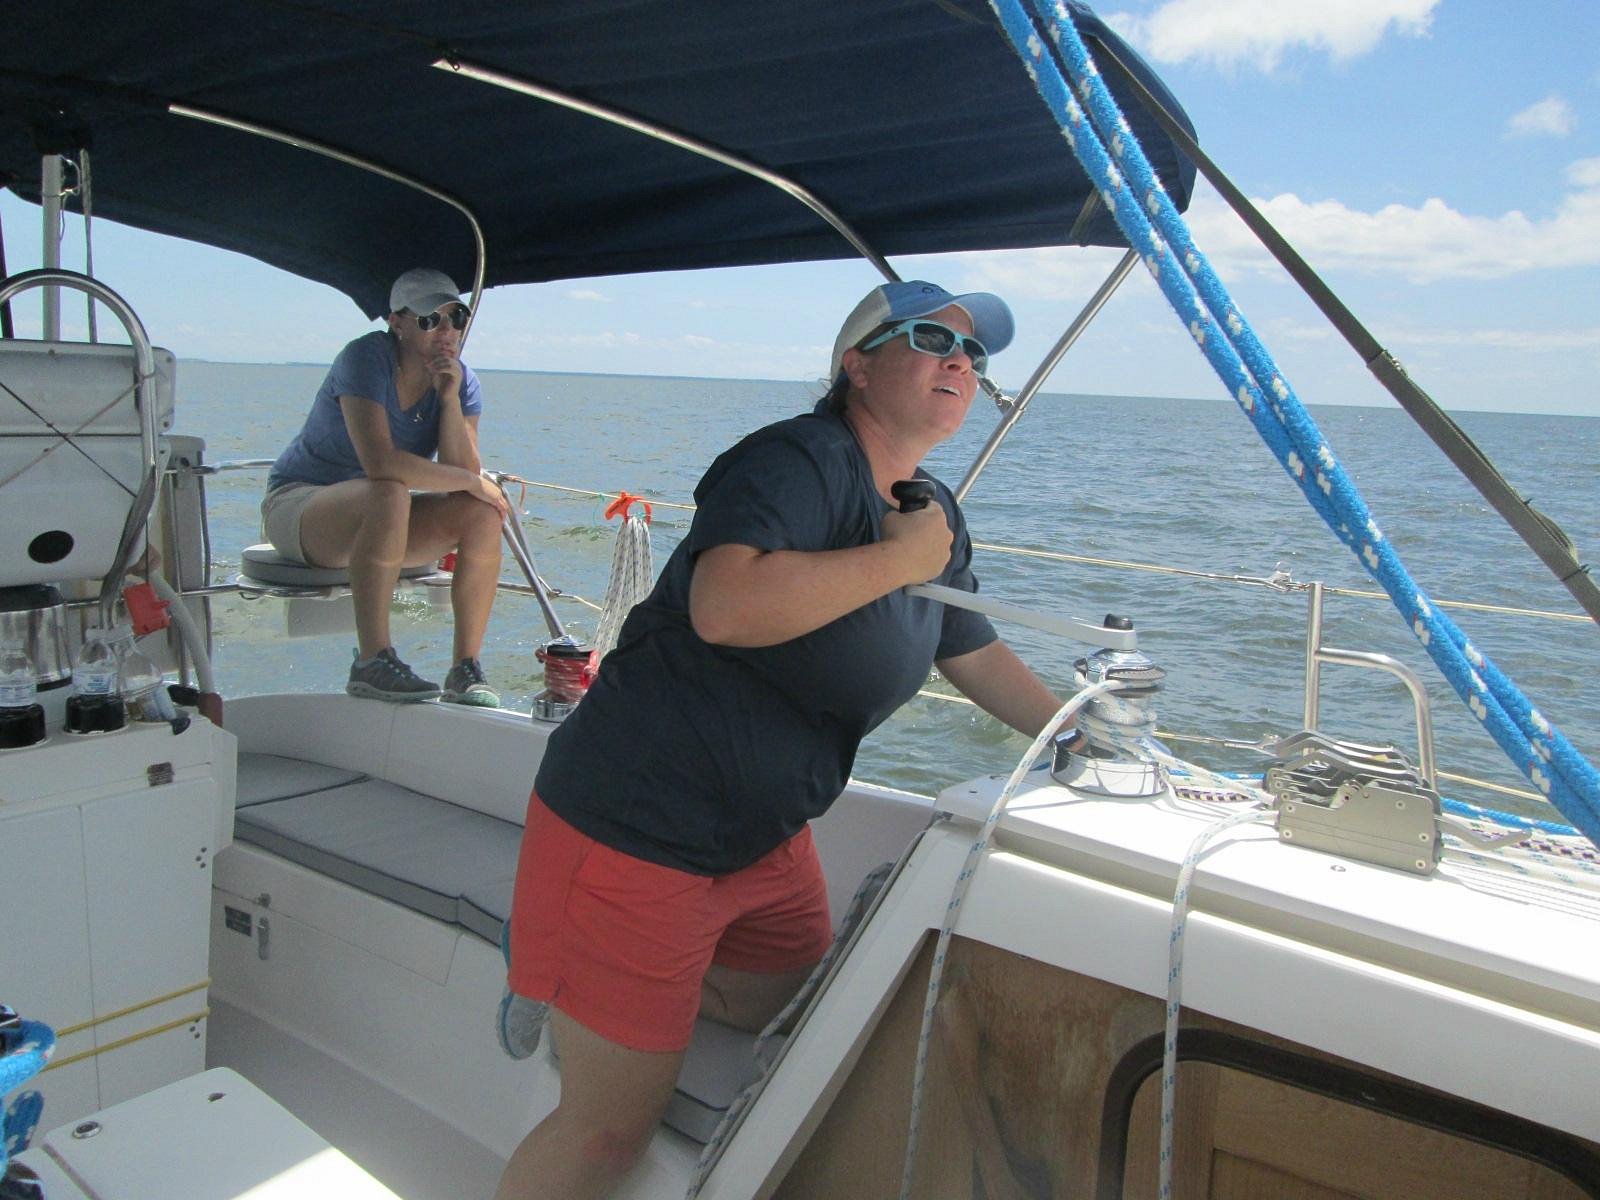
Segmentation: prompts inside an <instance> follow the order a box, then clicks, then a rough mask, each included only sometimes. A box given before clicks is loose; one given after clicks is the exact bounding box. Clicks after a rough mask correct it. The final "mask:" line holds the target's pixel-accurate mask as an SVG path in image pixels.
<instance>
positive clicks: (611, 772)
mask: <svg viewBox="0 0 1600 1200" xmlns="http://www.w3.org/2000/svg"><path fill="white" fill-rule="evenodd" d="M917 475H918V477H919V478H924V479H926V478H929V476H927V475H926V474H924V473H923V472H921V471H918V472H917ZM934 483H935V485H936V488H937V493H938V500H939V503H940V505H941V506H942V507H943V508H944V511H945V516H946V518H947V519H948V520H949V522H950V527H951V529H952V530H954V532H955V537H954V540H953V542H952V544H951V547H950V561H949V563H948V564H947V565H946V567H945V569H944V571H943V572H942V573H941V574H940V575H939V576H938V578H937V579H935V580H933V581H932V582H935V583H942V584H945V585H946V586H948V587H955V588H962V589H964V590H966V591H976V590H977V587H978V584H977V580H976V579H974V578H973V575H972V568H971V563H972V542H971V539H970V538H969V537H968V535H967V528H966V524H965V522H964V521H963V520H962V518H961V510H960V509H959V508H957V507H956V502H955V497H954V496H953V495H952V494H951V492H950V489H949V488H947V487H945V486H944V484H942V483H939V482H938V481H937V480H935V481H934ZM695 500H696V502H697V504H698V505H699V508H698V511H697V512H696V513H695V517H694V523H693V525H692V526H691V527H690V530H689V536H688V537H687V538H686V539H685V540H684V541H683V542H682V543H681V544H680V545H679V546H678V548H677V549H676V550H675V551H674V552H673V554H672V557H671V558H670V559H669V560H668V561H667V565H666V566H665V567H664V568H663V569H662V572H661V578H660V579H659V580H658V581H657V582H656V586H655V589H654V590H653V591H652V592H651V594H650V595H649V596H648V597H647V598H646V599H645V600H644V601H642V602H641V603H640V604H639V605H638V606H637V607H636V608H635V609H634V610H633V612H632V613H631V614H630V615H629V616H628V619H627V621H626V622H625V623H624V624H623V627H622V633H621V638H620V641H619V643H618V645H617V648H616V649H615V650H613V651H612V652H611V653H610V654H608V655H606V657H605V658H604V659H603V660H602V661H601V665H600V675H599V678H598V679H596V680H595V682H594V685H593V686H592V687H591V688H590V689H589V694H588V695H587V696H586V697H585V698H584V700H583V702H582V703H581V704H579V705H578V707H577V708H576V709H575V710H574V711H573V713H572V715H571V716H569V717H568V718H567V719H566V720H565V721H564V722H563V723H562V725H561V727H560V728H559V729H557V730H556V731H555V732H554V733H552V734H551V735H550V741H549V745H548V747H547V748H546V750H545V755H544V760H543V762H542V763H541V765H540V767H539V774H538V778H537V780H536V782H535V787H536V790H537V791H538V793H539V797H540V799H541V800H543V801H544V802H545V804H547V805H548V806H549V807H550V808H551V809H552V810H553V811H554V812H555V813H556V814H557V815H559V816H560V817H561V818H562V819H563V820H565V821H567V822H568V823H569V824H571V825H573V826H575V827H576V828H578V829H579V830H581V831H582V832H584V833H585V834H587V835H588V836H590V837H592V838H594V839H595V840H596V841H598V842H601V843H602V844H604V845H607V846H610V847H611V848H613V849H615V850H620V851H622V852H624V853H626V854H631V855H633V856H634V857H636V858H642V859H646V860H649V861H651V862H656V863H661V864H663V865H666V866H669V867H675V868H677V869H679V870H682V871H690V872H694V873H696V874H701V875H724V874H728V873H730V872H733V871H737V870H739V869H740V868H742V867H745V866H748V865H749V864H750V863H753V862H755V861H756V860H757V859H758V858H760V857H761V856H762V855H764V854H766V853H767V852H768V851H770V850H772V849H773V848H774V847H776V846H778V845H779V844H780V843H782V842H783V841H784V840H785V839H786V838H789V837H791V836H792V835H794V834H796V833H798V832H799V831H800V829H801V828H803V827H804V825H805V823H806V822H807V821H809V820H810V819H811V818H813V817H817V816H820V815H821V814H822V813H823V812H825V811H826V810H827V808H828V806H829V805H830V804H832V803H833V801H834V800H835V799H836V798H837V797H838V795H839V793H840V792H841V791H843V790H844V786H845V783H846V781H847V780H848V778H849V775H850V768H851V767H852V766H853V765H854V763H855V755H856V749H857V747H858V746H859V745H860V743H861V739H862V738H863V737H865V736H866V735H867V734H868V733H869V732H871V731H872V730H873V729H874V728H876V727H877V726H878V725H879V724H880V723H881V722H882V721H883V720H884V719H885V718H886V717H888V716H889V714H890V713H892V712H894V710H895V709H897V708H899V707H900V705H902V704H904V703H905V702H906V701H907V700H909V699H910V698H911V697H912V696H913V695H915V694H916V692H917V689H919V688H920V687H922V686H923V684H924V683H925V682H926V681H927V678H928V670H929V668H930V667H931V666H932V665H933V662H934V660H935V659H940V658H951V657H955V656H957V655H960V654H966V653H968V652H970V651H973V650H978V649H981V648H982V647H984V646H986V645H988V644H989V643H990V642H992V641H994V639H995V632H994V628H993V627H992V626H991V625H990V624H989V622H988V620H987V619H985V618H984V617H982V616H979V615H977V614H976V613H971V612H968V611H966V610H965V609H959V608H947V607H946V606H945V605H943V604H941V603H939V602H938V601H934V600H926V599H922V598H920V597H912V596H908V595H907V594H906V593H905V591H904V590H902V589H896V590H895V591H893V592H891V593H889V594H888V595H887V596H882V597H880V598H879V599H877V600H874V601H873V602H872V603H871V604H867V605H864V606H862V607H861V608H858V609H856V610H855V611H854V612H850V613H846V614H845V615H844V616H842V617H839V618H838V619H837V620H834V621H832V622H830V623H829V624H827V625H824V626H823V627H822V628H820V629H816V630H813V631H812V632H810V633H808V634H805V635H803V636H801V637H797V638H794V639H792V640H791V641H787V642H783V643H780V644H778V645H776V646H762V647H756V648H739V647H733V646H717V645H712V644H710V643H708V642H705V641H702V640H701V639H700V637H699V636H698V635H697V634H696V633H695V631H694V627H693V626H692V625H691V624H690V621H689V582H690V579H691V577H692V574H693V571H694V560H695V556H696V555H698V554H699V553H700V552H701V551H702V550H707V549H709V548H711V547H713V546H720V545H726V544H729V543H736V544H740V545H745V546H754V547H755V548H756V549H758V550H803V551H816V550H838V549H844V548H846V547H851V546H863V545H868V544H870V543H872V542H877V541H880V540H882V536H883V534H882V528H883V526H882V522H883V515H884V513H885V512H887V511H888V509H889V505H888V504H887V503H886V502H885V501H884V500H883V498H882V497H881V496H879V495H878V491H877V488H876V487H875V486H874V484H873V481H872V469H871V466H870V464H869V463H868V461H867V457H866V455H865V453H863V451H862V449H861V447H860V445H859V444H858V443H857V442H856V439H855V435H854V434H853V433H852V432H851V431H850V428H849V426H848V425H846V424H845V423H844V421H843V420H842V419H841V418H840V417H838V416H834V415H830V414H814V415H806V416H802V417H795V418H792V419H790V420H787V421H780V422H779V423H778V424H776V425H769V426H767V427H766V428H765V429H762V430H758V431H757V432H756V433H753V434H751V435H750V436H749V437H747V438H746V439H745V440H744V441H742V442H740V443H739V444H738V445H737V446H735V447H733V448H732V449H731V450H729V451H727V452H726V453H724V454H723V455H722V456H721V457H720V458H718V459H717V461H716V462H715V463H713V464H712V466H711V469H710V470H709V471H707V472H706V475H705V477H704V478H703V479H702V480H701V481H700V485H699V487H697V488H696V489H695Z"/></svg>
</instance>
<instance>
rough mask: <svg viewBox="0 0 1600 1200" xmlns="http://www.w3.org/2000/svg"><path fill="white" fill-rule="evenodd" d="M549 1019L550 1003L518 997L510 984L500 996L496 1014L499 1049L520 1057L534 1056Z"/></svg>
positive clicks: (511, 1056)
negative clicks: (498, 1008)
mask: <svg viewBox="0 0 1600 1200" xmlns="http://www.w3.org/2000/svg"><path fill="white" fill-rule="evenodd" d="M549 1021H550V1006H549V1005H548V1004H546V1003H545V1002H544V1001H543V1000H529V999H528V998H527V997H526V996H519V995H518V994H517V993H516V992H513V991H512V990H511V989H510V988H509V987H507V988H506V989H505V991H504V992H503V993H502V994H501V996H500V1010H499V1011H498V1012H497V1013H496V1014H495V1023H494V1033H495V1037H496V1038H497V1039H498V1040H499V1042H500V1049H502V1050H504V1051H505V1052H506V1054H507V1056H508V1057H510V1058H514V1059H518V1060H521V1059H524V1058H531V1057H533V1052H534V1051H535V1050H537V1049H538V1048H539V1039H540V1038H541V1037H542V1036H543V1035H544V1027H545V1025H547V1024H548V1023H549Z"/></svg>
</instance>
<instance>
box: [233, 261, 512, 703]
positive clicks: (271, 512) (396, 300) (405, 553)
mask: <svg viewBox="0 0 1600 1200" xmlns="http://www.w3.org/2000/svg"><path fill="white" fill-rule="evenodd" d="M470 315H471V314H470V310H469V309H468V308H467V306H466V305H465V304H464V303H462V300H461V296H460V294H459V292H458V290H457V288H456V285H455V284H454V283H453V282H452V281H451V280H450V278H449V276H447V275H445V274H443V273H442V272H440V271H433V270H429V269H427V268H422V267H419V268H417V269H415V270H411V271H407V272H406V273H405V274H404V275H402V276H400V278H399V279H397V280H395V284H394V287H393V288H391V289H390V291H389V318H388V324H389V328H388V329H387V330H386V331H378V332H373V333H368V334H364V335H363V336H361V337H358V338H357V339H356V340H355V341H353V342H351V343H350V344H349V345H347V346H346V347H345V348H344V349H343V350H341V351H340V352H339V357H338V358H336V359H335V360H334V363H333V366H332V367H331V368H330V369H329V371H328V376H327V378H326V379H324V380H323V381H322V387H321V388H319V389H318V391H317V395H316V399H315V400H313V401H312V403H311V412H310V414H309V415H308V416H307V417H306V422H305V425H304V426H303V427H302V428H301V430H300V432H299V433H298V434H296V435H295V438H294V440H293V441H292V442H290V443H289V446H288V448H287V449H285V450H284V452H283V453H282V454H280V455H279V456H278V460H277V461H276V462H275V463H273V464H272V472H271V474H270V475H269V476H268V477H267V495H266V498H265V499H264V500H262V502H261V525H262V529H263V532H264V533H265V534H266V537H267V540H268V541H270V542H271V543H272V546H273V548H274V549H275V550H277V552H278V553H279V554H282V555H283V556H284V557H286V558H290V559H294V560H295V561H297V562H304V563H309V564H311V565H312V566H318V567H347V568H348V569H349V572H350V590H351V592H352V593H353V594H354V598H355V609H356V639H357V642H358V643H359V644H358V646H357V648H356V651H355V659H356V661H355V662H354V664H352V666H351V667H350V681H349V683H347V684H346V685H345V690H346V691H347V692H349V693H350V694H351V695H352V696H370V697H372V698H374V699H377V700H394V701H416V700H435V699H440V698H442V699H445V700H449V701H453V702H455V703H457V704H476V705H486V706H491V707H492V706H497V705H498V704H499V703H500V698H499V697H498V696H497V695H496V694H495V693H494V691H493V690H491V689H490V687H489V685H488V683H487V682H486V681H485V679H484V675H483V668H482V667H481V666H480V665H479V663H478V654H479V651H480V650H481V648H482V645H483V635H484V630H485V628H486V627H487V626H488V623H489V609H490V607H491V606H492V605H493V604H494V593H495V586H496V584H497V583H498V582H499V579H500V527H501V521H502V519H503V518H504V517H505V515H506V512H507V505H506V500H505V497H504V496H503V495H502V494H501V492H500V489H499V487H498V486H496V485H495V484H493V483H491V482H490V481H489V480H488V479H485V478H484V477H483V475H482V474H481V464H480V462H479V459H478V414H479V412H480V411H481V410H482V408H483V400H482V395H481V391H480V388H479V386H478V377H477V376H476V375H474V374H473V373H472V371H471V369H470V368H468V367H467V365H466V364H465V363H463V362H462V361H461V334H462V331H463V330H464V329H465V328H466V325H467V320H468V317H469V316H470ZM435 453H437V454H438V461H437V462H435V461H434V455H435ZM452 550H453V551H455V553H456V569H455V579H454V581H453V582H452V583H451V585H450V603H451V608H452V610H453V612H454V615H455V648H454V651H453V656H452V660H451V661H452V663H453V664H454V665H453V666H451V668H450V672H449V674H448V675H447V676H446V677H445V681H444V687H443V689H441V688H440V687H439V685H438V684H436V683H430V682H429V681H427V680H425V679H422V678H419V677H418V676H417V674H416V672H414V671H413V670H412V669H411V668H410V667H409V666H407V665H406V664H405V663H404V662H402V661H401V659H400V657H399V655H397V654H396V653H395V650H394V646H393V645H392V644H391V642H390V637H389V607H390V604H391V602H392V600H393V597H394V587H395V583H396V581H397V580H398V579H399V577H400V570H401V568H402V567H404V566H416V565H420V564H423V563H428V562H433V561H435V560H437V559H438V558H440V557H441V556H442V555H444V554H447V553H449V552H450V551H452Z"/></svg>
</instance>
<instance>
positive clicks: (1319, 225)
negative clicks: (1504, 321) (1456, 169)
mask: <svg viewBox="0 0 1600 1200" xmlns="http://www.w3.org/2000/svg"><path fill="white" fill-rule="evenodd" d="M1567 180H1568V182H1569V183H1570V184H1571V185H1572V188H1573V190H1572V191H1571V192H1569V193H1568V195H1567V196H1565V197H1564V198H1563V199H1562V201H1561V202H1560V204H1559V205H1558V206H1557V207H1556V211H1555V213H1554V214H1553V215H1552V216H1550V217H1548V218H1546V219H1543V220H1534V219H1531V218H1529V217H1528V216H1526V215H1525V214H1524V213H1521V212H1519V211H1517V210H1515V209H1513V210H1512V211H1510V212H1508V213H1505V214H1503V215H1501V216H1497V217H1482V216H1472V215H1469V214H1466V213H1462V212H1458V211H1457V210H1455V209H1453V208H1451V207H1450V206H1449V205H1448V204H1446V203H1445V202H1444V201H1443V200H1441V199H1439V198H1437V197H1432V198H1430V199H1427V200H1424V201H1423V202H1422V203H1421V204H1420V205H1415V206H1413V205H1405V204H1390V205H1385V206H1384V207H1383V208H1380V209H1378V210H1377V211H1375V212H1362V211H1360V210H1359V209H1355V208H1351V207H1349V206H1348V205H1346V204H1344V203H1342V202H1340V201H1338V200H1315V201H1310V200H1303V199H1301V198H1300V197H1299V196H1296V195H1294V194H1293V193H1288V192H1286V193H1284V194H1282V195H1279V196H1274V197H1272V198H1271V199H1270V200H1260V199H1257V200H1255V201H1254V203H1255V205H1256V207H1257V208H1259V209H1260V210H1261V211H1262V213H1263V214H1264V215H1265V216H1266V218H1267V220H1268V221H1270V222H1272V224H1273V225H1274V226H1276V227H1277V228H1278V230H1279V232H1281V233H1282V234H1283V235H1284V237H1286V238H1287V239H1288V240H1289V243H1290V245H1292V246H1294V247H1295V249H1297V250H1298V251H1300V253H1301V254H1302V255H1303V256H1304V257H1305V258H1306V259H1307V260H1308V261H1309V262H1311V263H1313V264H1314V265H1315V266H1317V267H1318V268H1319V269H1322V268H1330V267H1341V268H1345V269H1349V270H1358V271H1365V272H1371V273H1374V274H1386V275H1397V276H1400V277H1403V278H1405V279H1407V280H1408V281H1410V282H1412V283H1431V282H1435V281H1437V280H1441V279H1497V278H1503V277H1506V276H1510V275H1516V274H1519V273H1521V272H1524V271H1538V270H1552V269H1557V268H1566V267H1591V266H1600V159H1583V160H1580V161H1578V162H1575V163H1573V164H1572V165H1571V166H1570V167H1568V169H1567ZM1188 216H1189V224H1190V227H1191V228H1192V229H1193V230H1194V236H1195V242H1196V244H1197V245H1199V247H1200V248H1201V250H1203V251H1204V252H1205V253H1206V255H1207V256H1208V257H1209V258H1211V260H1212V262H1213V264H1214V265H1216V267H1217V269H1218V271H1219V273H1221V274H1223V275H1224V277H1226V275H1227V273H1228V271H1229V270H1233V271H1239V270H1248V269H1262V268H1266V267H1267V266H1268V264H1269V260H1268V258H1267V254H1266V252H1265V251H1264V250H1262V249H1261V248H1260V246H1259V244H1258V243H1257V242H1256V240H1255V238H1254V237H1253V236H1252V235H1251V234H1250V233H1249V232H1248V231H1247V230H1246V229H1245V227H1244V225H1243V224H1242V223H1241V222H1240V221H1239V220H1238V218H1236V217H1235V216H1234V215H1233V214H1232V213H1231V212H1230V211H1229V210H1228V209H1226V208H1225V207H1224V206H1223V205H1222V204H1221V202H1220V201H1217V200H1215V199H1214V198H1211V197H1210V196H1209V195H1208V194H1206V193H1202V194H1201V195H1200V196H1199V197H1197V198H1196V201H1195V203H1194V205H1193V207H1192V208H1191V209H1190V211H1189V214H1188Z"/></svg>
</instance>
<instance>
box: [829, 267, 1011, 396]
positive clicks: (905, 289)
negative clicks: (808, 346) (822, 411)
mask: <svg viewBox="0 0 1600 1200" xmlns="http://www.w3.org/2000/svg"><path fill="white" fill-rule="evenodd" d="M952 304H954V305H955V306H956V307H957V308H959V309H961V311H962V312H964V313H966V314H967V316H968V317H970V318H972V336H973V337H975V338H977V339H978V340H979V341H980V342H982V343H983V344H984V347H985V349H987V350H988V351H989V353H990V354H998V353H1000V351H1002V350H1004V349H1005V348H1006V347H1007V346H1009V345H1010V344H1011V338H1012V335H1013V334H1015V333H1016V330H1017V327H1016V322H1015V321H1013V320H1012V318H1011V309H1010V308H1009V307H1007V305H1006V302H1005V301H1004V300H1002V299H1000V297H999V296H996V295H993V294H991V293H989V292H965V293H963V294H962V295H959V296H954V295H951V294H950V293H949V292H947V291H945V290H944V289H943V288H942V287H940V286H939V285H938V284H936V283H929V282H928V281H927V280H925V279H908V280H905V281H903V282H900V283H885V284H880V285H879V286H878V287H875V288H873V289H872V290H871V291H870V292H868V293H867V294H866V296H865V298H863V299H862V301H861V303H860V304H858V305H856V306H855V308H854V309H853V310H851V313H850V315H849V316H848V317H846V318H845V319H844V327H843V328H842V329H840V330H839V336H838V337H837V338H835V339H834V342H833V369H832V371H831V372H830V374H829V378H831V379H837V378H839V372H840V370H842V369H843V363H844V352H845V351H846V350H848V349H850V348H851V347H852V346H857V345H860V344H861V342H863V341H864V340H865V339H866V338H867V335H868V334H870V333H871V332H872V331H873V330H874V329H877V328H878V327H879V326H882V325H893V324H896V323H898V322H900V321H905V320H908V319H910V318H911V317H926V316H928V315H929V314H930V313H936V312H938V311H939V310H940V309H941V308H948V307H949V306H950V305H952Z"/></svg>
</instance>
